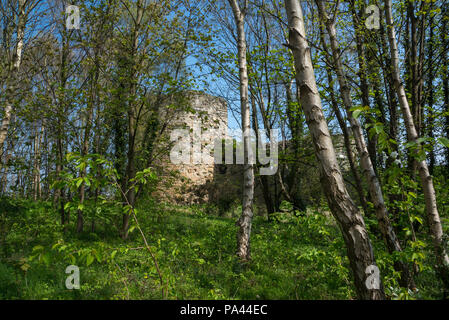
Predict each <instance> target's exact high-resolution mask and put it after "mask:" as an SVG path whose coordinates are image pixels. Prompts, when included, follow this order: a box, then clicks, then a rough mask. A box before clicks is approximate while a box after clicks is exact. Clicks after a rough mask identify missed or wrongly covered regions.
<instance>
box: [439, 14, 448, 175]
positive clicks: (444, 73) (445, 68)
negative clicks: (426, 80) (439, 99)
mask: <svg viewBox="0 0 449 320" xmlns="http://www.w3.org/2000/svg"><path fill="white" fill-rule="evenodd" d="M442 16H443V19H442V20H443V22H442V26H441V32H440V37H441V45H442V47H443V52H442V59H443V60H442V61H443V64H442V79H441V81H442V82H443V96H444V97H443V99H444V107H443V110H444V111H445V113H446V116H445V117H444V120H445V121H444V132H443V135H445V136H446V138H447V139H449V68H448V63H447V62H448V61H449V56H448V53H449V41H448V36H447V34H448V31H449V30H448V28H447V24H448V20H449V16H448V9H447V6H446V7H445V8H444V10H443V11H442ZM445 160H446V170H445V172H446V174H445V175H446V178H447V179H449V148H446V152H445Z"/></svg>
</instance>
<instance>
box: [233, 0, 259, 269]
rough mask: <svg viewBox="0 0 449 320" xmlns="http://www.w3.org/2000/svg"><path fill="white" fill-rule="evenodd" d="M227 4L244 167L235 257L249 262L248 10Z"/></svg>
mask: <svg viewBox="0 0 449 320" xmlns="http://www.w3.org/2000/svg"><path fill="white" fill-rule="evenodd" d="M229 4H230V5H231V8H232V13H233V14H234V20H235V24H236V27H237V49H238V62H239V76H240V105H241V112H242V130H243V148H244V159H245V163H244V165H243V194H242V215H241V217H240V219H239V220H238V221H237V226H238V227H239V230H238V232H237V256H238V257H239V258H240V259H241V260H242V261H248V260H249V259H250V257H251V254H250V236H251V224H252V219H253V198H254V166H253V162H252V161H249V160H250V159H249V157H250V153H251V152H250V148H251V140H250V139H251V136H250V129H251V123H250V109H249V104H248V70H247V62H246V37H245V28H244V26H245V11H246V9H247V6H248V4H247V1H245V6H244V8H243V9H242V10H241V9H240V7H239V5H238V3H237V0H229Z"/></svg>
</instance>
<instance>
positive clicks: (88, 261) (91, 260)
mask: <svg viewBox="0 0 449 320" xmlns="http://www.w3.org/2000/svg"><path fill="white" fill-rule="evenodd" d="M92 262H94V256H93V255H91V254H89V255H87V258H86V264H87V266H90V265H91V264H92Z"/></svg>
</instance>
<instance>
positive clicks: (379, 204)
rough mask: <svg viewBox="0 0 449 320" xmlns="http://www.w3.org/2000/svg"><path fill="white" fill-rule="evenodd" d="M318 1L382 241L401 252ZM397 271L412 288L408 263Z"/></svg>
mask: <svg viewBox="0 0 449 320" xmlns="http://www.w3.org/2000/svg"><path fill="white" fill-rule="evenodd" d="M316 3H317V5H318V12H319V15H320V20H321V21H324V23H325V26H326V30H327V33H328V35H329V40H330V46H331V50H332V56H333V62H334V63H333V66H334V69H335V72H336V73H337V79H338V83H339V85H340V95H341V99H342V100H343V104H344V106H345V109H346V113H347V115H348V118H349V123H350V124H351V128H352V133H353V135H354V140H355V142H356V147H357V151H358V153H359V156H360V162H361V167H362V172H363V174H364V176H365V180H366V182H367V184H368V190H369V194H370V198H371V201H372V202H373V205H374V211H375V213H376V217H377V220H378V222H379V229H380V232H381V233H382V237H383V239H384V242H385V245H386V247H387V249H388V251H389V252H390V253H393V252H401V251H402V249H401V245H400V243H399V240H398V238H397V236H396V233H395V232H394V230H393V226H392V224H391V222H390V219H389V218H388V212H387V207H386V206H385V201H384V197H383V194H382V188H381V186H380V182H379V179H378V177H377V175H376V172H375V170H374V166H373V164H372V162H371V158H370V156H369V152H368V148H367V146H366V142H365V138H364V136H363V132H362V128H361V125H360V122H359V120H358V119H356V118H354V116H353V113H352V111H351V109H352V107H353V104H352V98H351V89H350V87H349V84H348V82H347V80H346V75H345V72H344V70H343V64H342V62H341V59H340V49H339V47H338V43H337V37H336V34H337V32H336V28H335V22H334V21H333V20H332V19H329V17H328V16H327V13H326V7H325V3H324V1H322V0H316ZM397 266H398V271H400V272H401V280H402V281H401V285H402V286H404V287H410V288H415V284H414V282H413V280H412V278H411V274H410V271H409V268H408V267H407V264H406V263H404V262H403V261H397Z"/></svg>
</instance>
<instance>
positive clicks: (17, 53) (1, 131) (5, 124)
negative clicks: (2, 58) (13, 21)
mask: <svg viewBox="0 0 449 320" xmlns="http://www.w3.org/2000/svg"><path fill="white" fill-rule="evenodd" d="M25 2H26V0H19V10H18V22H17V31H16V34H17V40H16V46H15V50H14V53H13V56H12V61H11V62H10V65H9V66H10V67H9V74H8V78H7V89H6V104H5V109H4V114H3V119H2V124H1V126H0V148H3V144H4V142H5V140H6V136H7V135H8V128H9V123H10V122H11V115H12V102H11V100H12V96H13V95H14V86H13V82H14V79H15V76H16V74H17V71H18V70H19V67H20V63H21V62H22V49H23V38H24V32H25V24H26V14H25Z"/></svg>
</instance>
